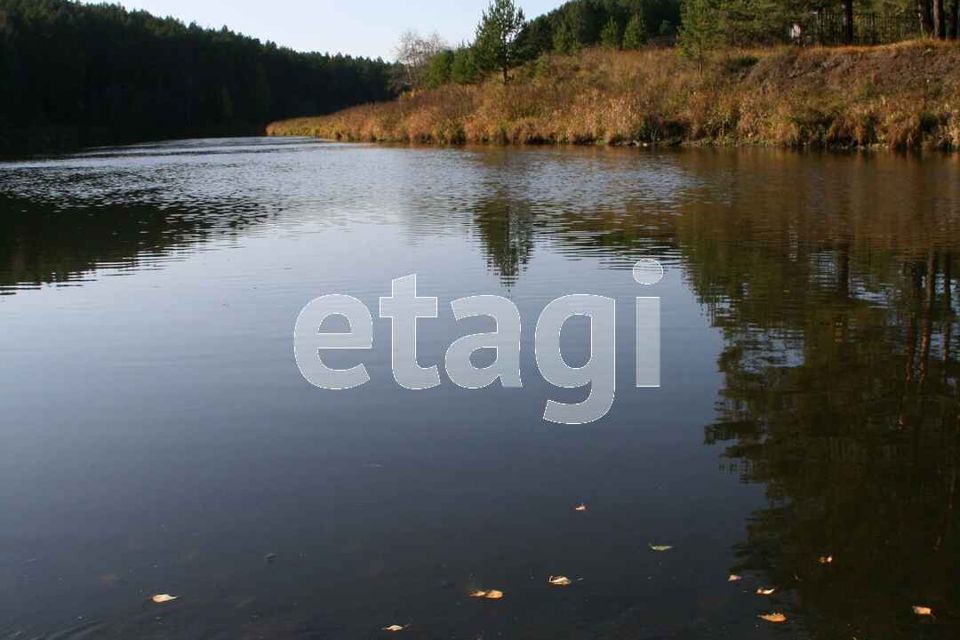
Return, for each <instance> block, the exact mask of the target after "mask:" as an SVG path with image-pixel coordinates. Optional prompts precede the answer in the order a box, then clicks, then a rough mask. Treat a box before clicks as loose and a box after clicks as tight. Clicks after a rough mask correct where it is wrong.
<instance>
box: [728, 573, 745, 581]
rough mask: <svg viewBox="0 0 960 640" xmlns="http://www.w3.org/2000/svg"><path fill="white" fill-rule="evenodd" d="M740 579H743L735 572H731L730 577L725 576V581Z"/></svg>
mask: <svg viewBox="0 0 960 640" xmlns="http://www.w3.org/2000/svg"><path fill="white" fill-rule="evenodd" d="M741 580H743V578H742V577H741V576H738V575H737V574H735V573H731V574H730V577H729V578H727V582H740V581H741Z"/></svg>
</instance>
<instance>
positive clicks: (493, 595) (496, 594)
mask: <svg viewBox="0 0 960 640" xmlns="http://www.w3.org/2000/svg"><path fill="white" fill-rule="evenodd" d="M484 597H485V598H486V599H487V600H499V599H500V598H502V597H503V591H497V590H496V589H490V591H487V595H486V596H484Z"/></svg>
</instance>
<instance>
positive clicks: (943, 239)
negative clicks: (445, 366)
mask: <svg viewBox="0 0 960 640" xmlns="http://www.w3.org/2000/svg"><path fill="white" fill-rule="evenodd" d="M958 248H960V162H958V160H957V158H955V157H954V158H946V157H930V158H924V159H916V158H901V157H896V156H892V155H878V156H852V157H845V156H831V155H802V154H792V153H779V152H772V151H740V152H717V151H697V152H693V151H687V152H678V153H654V152H649V153H643V152H638V151H627V150H609V149H607V150H551V149H544V150H518V149H510V150H503V149H482V150H470V149H467V150H460V149H451V150H443V149H400V148H384V147H370V146H343V145H333V144H322V143H315V142H309V141H301V140H284V141H272V140H252V139H251V140H227V141H198V142H188V143H171V144H162V145H153V146H147V147H138V148H125V149H116V150H104V151H98V152H94V153H88V154H84V155H78V156H73V157H68V158H63V159H55V160H49V161H37V162H29V163H16V164H4V165H0V294H4V295H2V296H0V409H2V411H0V638H4V639H7V638H34V637H49V638H100V637H115V638H348V639H349V638H376V637H380V636H383V635H386V634H384V633H382V632H381V631H380V628H381V627H384V626H386V625H389V624H395V623H396V624H401V625H408V624H409V625H410V626H409V627H408V628H407V629H405V630H404V631H403V632H402V633H401V634H398V637H410V638H465V639H474V638H544V639H546V638H551V639H553V638H602V639H608V638H609V639H613V638H617V639H620V638H631V639H655V638H657V639H659V638H737V639H740V638H857V639H859V640H865V639H873V638H953V637H957V636H958V635H960V530H958V527H960V517H958V509H960V495H958V487H957V472H958V465H960V460H958V454H960V422H958V419H960V404H958V398H960V396H958V386H957V384H958V374H960V367H958V361H957V348H958V345H957V341H958V334H960V327H958V322H957V311H958V304H957V296H958V293H960V292H958V291H957V272H958V271H960V265H958V264H957V260H956V258H955V255H954V254H955V253H956V252H957V249H958ZM640 258H656V259H658V260H660V261H661V262H662V263H663V264H664V266H665V269H666V276H665V278H664V280H663V281H662V282H661V283H660V284H657V285H656V286H654V287H650V288H646V289H645V288H644V287H641V286H640V285H638V284H636V283H635V282H634V281H633V278H632V276H631V271H630V269H631V267H632V265H633V264H634V262H635V261H636V260H637V259H640ZM410 273H416V274H418V278H419V281H418V287H419V291H420V293H421V295H432V296H437V297H438V298H439V299H440V318H439V319H437V320H424V321H421V323H420V325H421V330H420V342H419V353H420V361H421V363H424V364H433V363H438V362H439V363H441V365H442V357H443V354H444V352H445V349H446V347H447V346H448V345H449V344H450V342H452V341H453V340H454V339H456V338H457V337H459V336H461V335H463V334H464V333H469V332H470V331H469V330H466V329H465V327H464V326H458V325H457V323H456V322H455V321H454V319H453V317H452V313H451V311H450V306H449V303H450V301H451V300H452V299H454V298H458V297H461V296H465V295H473V294H498V295H503V296H507V297H509V298H511V299H512V300H513V301H514V302H515V303H516V304H517V305H518V307H519V308H520V310H521V313H522V317H523V320H524V330H525V334H524V336H523V340H522V346H523V352H522V353H523V355H522V371H523V379H524V384H525V387H524V389H522V390H517V389H510V390H504V389H501V388H499V387H498V386H495V387H492V388H489V389H486V390H483V391H466V390H463V389H459V388H458V387H455V386H454V385H452V384H451V383H450V381H449V380H446V378H445V377H444V383H443V384H442V385H441V386H440V387H438V388H436V389H432V390H429V391H423V392H411V391H405V390H402V389H399V388H398V387H397V385H396V384H395V383H394V382H393V379H392V376H391V373H390V368H389V365H390V353H389V322H388V321H386V320H380V319H379V318H377V317H376V312H377V298H378V297H379V296H383V295H387V294H388V293H389V291H390V280H391V279H392V278H395V277H400V276H404V275H407V274H410ZM326 293H347V294H350V295H354V296H356V297H358V298H360V299H362V300H363V301H364V302H366V303H367V305H368V306H369V307H370V308H371V309H372V310H373V313H374V316H375V346H374V349H373V351H372V352H370V353H367V354H366V355H365V356H363V358H364V361H365V363H366V366H367V368H368V370H369V372H370V375H371V378H372V381H371V382H370V383H369V384H367V385H366V386H364V387H361V388H359V389H356V390H353V391H349V392H331V391H321V390H318V389H315V388H313V387H311V386H310V385H308V384H307V383H306V382H305V381H304V380H303V379H302V377H301V376H300V374H299V372H298V370H297V367H296V365H295V363H294V358H293V351H292V331H293V324H294V321H295V319H296V317H297V314H298V312H299V310H300V309H301V307H302V306H303V305H304V304H305V303H306V302H308V301H309V300H310V299H312V298H314V297H316V296H319V295H323V294H326ZM569 293H594V294H600V295H607V296H611V297H615V298H616V299H617V301H618V305H619V309H618V334H619V335H620V336H621V340H620V341H619V342H618V351H619V353H618V359H617V374H618V393H617V397H616V401H615V403H614V405H613V408H612V410H611V412H610V413H609V414H608V415H607V416H606V417H605V418H604V419H603V420H602V421H600V422H598V423H595V424H592V425H586V426H558V425H549V424H547V423H545V422H543V421H542V420H541V415H542V413H543V405H544V402H545V400H546V399H547V398H563V397H567V398H573V397H576V398H577V399H579V398H580V397H582V395H583V393H582V392H580V391H564V392H563V393H561V392H560V391H559V390H557V389H555V388H554V387H552V386H551V385H549V384H547V383H546V382H545V381H544V380H543V379H542V378H541V376H540V375H539V374H538V371H537V369H536V366H535V363H534V360H533V355H532V353H533V348H532V346H533V332H532V328H533V326H534V324H535V321H536V317H537V314H538V313H539V311H540V310H541V309H542V308H543V306H544V305H545V304H546V303H547V302H549V301H550V300H551V299H553V298H555V297H557V296H560V295H565V294H569ZM638 295H657V296H660V297H661V298H662V302H661V304H662V327H663V331H662V340H663V343H662V381H663V382H662V388H660V389H635V388H633V384H632V383H633V378H632V376H633V369H632V366H633V348H634V345H633V344H632V343H631V340H630V336H631V331H632V326H633V325H632V318H631V308H632V307H631V305H632V304H633V302H632V301H633V298H634V297H635V296H638ZM588 346H589V339H588V337H587V334H586V327H585V326H584V325H582V324H578V323H576V322H574V323H572V326H571V327H570V331H569V332H568V331H566V330H565V332H564V353H565V356H567V357H568V360H569V361H570V362H571V363H575V362H576V361H578V359H579V360H583V359H585V357H586V356H587V354H588ZM348 359H349V358H348ZM441 371H442V366H441ZM580 502H585V503H586V504H587V505H588V508H589V510H588V512H586V513H576V512H574V510H573V508H574V506H575V505H577V504H578V503H580ZM650 544H662V545H671V546H673V549H672V550H670V551H666V552H655V551H653V550H651V549H650V547H649V545H650ZM826 555H830V556H832V557H833V562H832V563H831V564H822V563H820V562H819V558H820V557H821V556H826ZM731 573H736V574H739V575H742V577H743V580H742V581H740V582H735V583H728V581H727V579H728V575H729V574H731ZM558 574H562V575H565V576H569V577H571V578H572V579H574V580H575V582H574V584H573V585H572V586H570V587H569V588H566V589H563V588H555V587H550V586H549V585H548V584H547V577H548V576H550V575H558ZM760 586H764V587H767V586H769V587H776V588H777V589H778V591H777V592H776V593H775V594H774V595H772V596H770V597H760V596H757V595H755V594H754V592H755V591H756V589H757V588H758V587H760ZM477 588H488V589H489V588H496V589H501V590H503V591H504V592H505V594H506V595H505V597H504V599H503V600H500V601H497V602H486V601H477V600H473V599H470V598H469V597H468V593H469V592H470V591H471V590H473V589H477ZM157 593H171V594H174V595H177V596H179V597H180V599H179V600H177V601H175V602H172V603H169V604H165V605H154V604H150V603H148V602H147V599H148V598H149V597H150V596H151V595H153V594H157ZM914 605H923V606H929V607H931V608H932V609H933V613H934V616H932V617H919V616H916V615H914V613H913V612H912V610H911V607H912V606H914ZM775 611H776V612H783V613H784V614H786V615H787V617H788V622H786V623H785V624H782V625H773V624H770V623H767V622H764V621H762V620H760V619H759V618H758V617H757V616H758V615H759V614H763V613H770V612H775Z"/></svg>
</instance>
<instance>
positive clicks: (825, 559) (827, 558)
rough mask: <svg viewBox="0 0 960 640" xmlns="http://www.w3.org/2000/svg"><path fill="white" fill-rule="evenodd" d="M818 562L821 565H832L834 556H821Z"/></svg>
mask: <svg viewBox="0 0 960 640" xmlns="http://www.w3.org/2000/svg"><path fill="white" fill-rule="evenodd" d="M817 562H819V563H820V564H832V563H833V556H820V558H819V559H818V560H817Z"/></svg>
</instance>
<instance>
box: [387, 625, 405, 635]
mask: <svg viewBox="0 0 960 640" xmlns="http://www.w3.org/2000/svg"><path fill="white" fill-rule="evenodd" d="M404 629H406V627H402V626H400V625H399V624H392V625H390V626H389V627H384V628H383V630H384V631H389V632H390V633H396V632H397V631H403V630H404Z"/></svg>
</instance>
